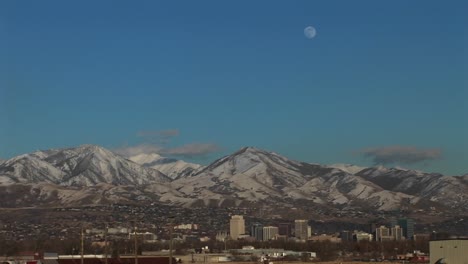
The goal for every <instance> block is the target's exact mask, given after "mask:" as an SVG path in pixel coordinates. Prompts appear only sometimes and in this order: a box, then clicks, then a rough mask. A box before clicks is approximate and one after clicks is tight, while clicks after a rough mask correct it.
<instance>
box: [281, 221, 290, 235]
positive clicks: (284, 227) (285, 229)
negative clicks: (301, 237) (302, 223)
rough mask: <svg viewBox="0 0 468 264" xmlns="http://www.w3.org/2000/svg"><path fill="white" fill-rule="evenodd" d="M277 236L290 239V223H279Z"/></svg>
mask: <svg viewBox="0 0 468 264" xmlns="http://www.w3.org/2000/svg"><path fill="white" fill-rule="evenodd" d="M278 234H279V235H281V236H286V237H290V236H291V224H290V223H281V224H279V225H278Z"/></svg>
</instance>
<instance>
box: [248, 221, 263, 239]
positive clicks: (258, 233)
mask: <svg viewBox="0 0 468 264" xmlns="http://www.w3.org/2000/svg"><path fill="white" fill-rule="evenodd" d="M250 236H251V237H253V238H255V240H257V241H263V225H262V224H260V223H255V224H252V226H251V228H250Z"/></svg>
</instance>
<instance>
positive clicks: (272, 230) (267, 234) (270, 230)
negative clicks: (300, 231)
mask: <svg viewBox="0 0 468 264" xmlns="http://www.w3.org/2000/svg"><path fill="white" fill-rule="evenodd" d="M277 235H278V227H276V226H264V227H263V241H268V240H273V239H276V236H277Z"/></svg>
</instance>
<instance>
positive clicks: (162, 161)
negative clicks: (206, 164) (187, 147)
mask: <svg viewBox="0 0 468 264" xmlns="http://www.w3.org/2000/svg"><path fill="white" fill-rule="evenodd" d="M128 159H129V160H131V161H133V162H135V163H137V164H140V165H142V166H144V167H148V168H152V169H155V170H158V171H160V172H162V173H164V174H165V175H167V176H168V177H169V178H171V179H177V178H181V177H187V176H191V175H193V174H194V173H196V172H197V171H198V170H199V169H200V168H201V167H202V166H201V165H199V164H194V163H189V162H185V161H182V160H177V159H172V158H166V157H162V156H160V155H159V154H156V153H150V154H146V153H142V154H138V155H135V156H132V157H129V158H128Z"/></svg>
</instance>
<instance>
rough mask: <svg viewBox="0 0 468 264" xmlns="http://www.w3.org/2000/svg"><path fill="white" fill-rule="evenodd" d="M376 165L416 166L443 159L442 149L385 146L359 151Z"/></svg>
mask: <svg viewBox="0 0 468 264" xmlns="http://www.w3.org/2000/svg"><path fill="white" fill-rule="evenodd" d="M359 153H360V154H361V155H363V156H364V157H367V158H370V159H372V161H373V162H374V163H375V164H382V165H386V164H415V163H419V162H427V161H431V160H437V159H440V158H441V157H442V150H440V149H435V148H434V149H421V148H417V147H413V146H385V147H375V148H367V149H363V150H361V151H359Z"/></svg>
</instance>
